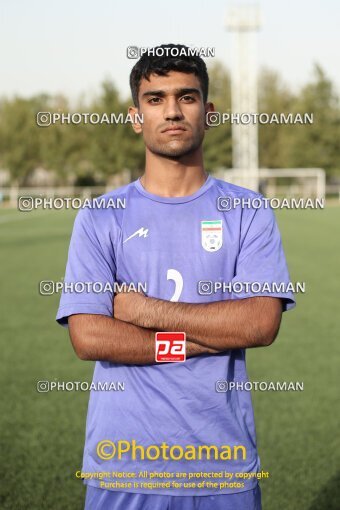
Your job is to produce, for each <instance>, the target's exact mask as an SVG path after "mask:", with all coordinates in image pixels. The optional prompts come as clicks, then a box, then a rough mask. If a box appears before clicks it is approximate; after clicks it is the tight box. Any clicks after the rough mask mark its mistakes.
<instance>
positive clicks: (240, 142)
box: [226, 4, 260, 191]
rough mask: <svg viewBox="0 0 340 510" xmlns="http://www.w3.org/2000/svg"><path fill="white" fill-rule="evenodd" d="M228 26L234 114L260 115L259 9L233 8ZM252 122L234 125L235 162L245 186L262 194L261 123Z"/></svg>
mask: <svg viewBox="0 0 340 510" xmlns="http://www.w3.org/2000/svg"><path fill="white" fill-rule="evenodd" d="M226 26H227V28H228V30H229V31H230V32H231V109H232V111H231V114H234V115H235V114H239V115H240V116H241V114H243V113H245V114H252V113H257V55H256V53H257V51H256V50H257V44H256V43H257V31H258V30H259V28H260V9H259V6H258V5H246V4H239V5H233V6H231V7H230V9H229V13H228V17H227V22H226ZM247 117H248V118H249V116H243V118H244V119H245V120H247ZM240 118H241V117H240ZM250 119H251V120H250V122H249V123H243V124H242V123H241V122H235V121H234V122H233V123H232V163H233V169H234V170H235V171H236V172H237V174H238V177H239V178H238V182H239V183H240V184H241V186H245V187H246V188H250V189H252V190H254V191H258V188H259V171H258V168H259V161H258V124H257V123H255V122H253V119H252V116H250Z"/></svg>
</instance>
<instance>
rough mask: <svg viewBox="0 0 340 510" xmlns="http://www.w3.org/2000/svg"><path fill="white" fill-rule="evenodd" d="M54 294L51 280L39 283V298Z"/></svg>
mask: <svg viewBox="0 0 340 510" xmlns="http://www.w3.org/2000/svg"><path fill="white" fill-rule="evenodd" d="M54 292H55V286H54V282H53V281H52V280H42V281H41V282H39V294H40V295H41V296H52V294H54Z"/></svg>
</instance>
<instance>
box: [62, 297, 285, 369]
mask: <svg viewBox="0 0 340 510" xmlns="http://www.w3.org/2000/svg"><path fill="white" fill-rule="evenodd" d="M113 309H114V317H113V318H111V317H107V316H103V315H92V314H76V315H71V316H70V317H69V331H70V337H71V341H72V344H73V347H74V349H75V351H76V353H77V355H78V356H79V357H80V358H81V359H83V360H101V361H111V362H113V363H123V364H134V365H145V364H151V363H154V361H155V332H156V331H184V332H185V333H186V337H187V346H186V347H187V348H186V351H187V357H192V356H197V355H200V354H216V353H219V352H223V351H226V350H228V349H241V348H242V349H244V348H248V347H259V346H266V345H270V344H271V343H272V342H273V341H274V340H275V338H276V335H277V333H278V330H279V327H280V322H281V315H282V301H281V299H279V298H273V297H252V298H247V299H241V300H229V301H217V302H213V303H204V304H191V303H173V302H170V301H164V300H162V299H155V298H151V297H146V296H144V295H143V294H140V293H138V292H126V293H125V292H122V293H119V294H118V295H116V296H115V298H114V307H113Z"/></svg>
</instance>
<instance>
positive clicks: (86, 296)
mask: <svg viewBox="0 0 340 510" xmlns="http://www.w3.org/2000/svg"><path fill="white" fill-rule="evenodd" d="M111 252H112V250H111ZM115 272H116V270H115V263H114V258H113V254H112V253H110V250H109V249H108V247H106V246H105V242H104V240H103V239H101V238H100V236H99V232H98V231H96V228H95V226H94V223H93V218H92V215H91V210H90V209H87V208H84V209H82V210H80V211H79V213H78V215H77V217H76V220H75V222H74V227H73V232H72V236H71V241H70V247H69V252H68V260H67V266H66V274H65V279H64V286H63V292H62V295H61V299H60V304H59V309H58V313H57V317H56V320H57V322H58V323H59V324H61V325H62V326H67V325H68V317H69V316H70V315H73V314H81V313H88V314H99V315H107V316H109V317H112V313H113V309H112V299H113V287H114V282H115Z"/></svg>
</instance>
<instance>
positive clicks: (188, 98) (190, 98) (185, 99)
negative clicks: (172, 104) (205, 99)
mask: <svg viewBox="0 0 340 510" xmlns="http://www.w3.org/2000/svg"><path fill="white" fill-rule="evenodd" d="M182 100H183V101H185V102H186V103H190V102H192V101H195V98H194V97H193V96H189V95H186V96H182V97H181V101H182Z"/></svg>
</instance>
